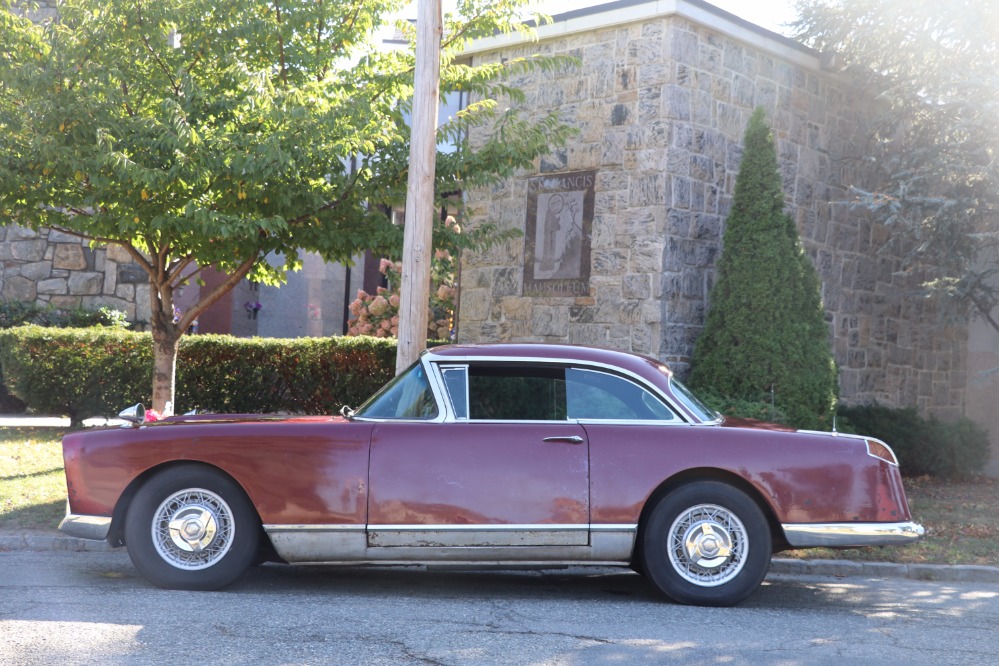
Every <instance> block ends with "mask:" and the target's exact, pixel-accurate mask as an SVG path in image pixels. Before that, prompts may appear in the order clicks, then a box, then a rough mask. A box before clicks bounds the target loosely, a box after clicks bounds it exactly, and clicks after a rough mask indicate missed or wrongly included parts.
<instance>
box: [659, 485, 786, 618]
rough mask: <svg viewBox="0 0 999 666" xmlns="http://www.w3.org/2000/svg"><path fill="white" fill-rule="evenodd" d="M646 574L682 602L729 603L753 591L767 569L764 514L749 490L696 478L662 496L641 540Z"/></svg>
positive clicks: (767, 532) (768, 544)
mask: <svg viewBox="0 0 999 666" xmlns="http://www.w3.org/2000/svg"><path fill="white" fill-rule="evenodd" d="M641 548H642V560H643V563H644V565H645V573H646V575H647V576H648V577H649V579H650V580H651V581H652V582H653V583H654V584H655V586H656V587H658V588H659V589H660V590H661V591H662V592H663V593H664V594H666V595H667V596H669V597H670V598H672V599H674V600H676V601H678V602H680V603H684V604H695V605H701V606H732V605H735V604H737V603H739V602H740V601H742V600H744V599H745V598H746V597H748V596H749V595H750V594H752V593H753V592H754V591H755V590H756V588H758V587H759V586H760V583H762V582H763V578H764V577H765V576H766V574H767V570H768V569H769V568H770V557H771V555H772V545H771V540H770V526H769V524H768V523H767V520H766V517H765V516H764V515H763V512H762V511H761V510H760V508H759V506H757V504H756V502H754V501H753V500H752V499H751V498H750V497H749V496H748V495H746V494H745V493H744V492H742V491H741V490H738V489H737V488H734V487H732V486H730V485H728V484H725V483H721V482H718V481H700V482H697V483H691V484H689V485H685V486H681V487H680V488H678V489H676V490H674V491H672V492H670V493H669V494H668V495H666V496H664V497H663V498H662V499H660V500H659V502H658V503H657V504H656V506H655V507H654V508H653V509H652V513H651V514H650V515H649V520H648V522H647V524H646V526H645V530H644V532H643V539H642V543H641Z"/></svg>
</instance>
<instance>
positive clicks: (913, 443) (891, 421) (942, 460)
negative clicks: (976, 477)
mask: <svg viewBox="0 0 999 666" xmlns="http://www.w3.org/2000/svg"><path fill="white" fill-rule="evenodd" d="M837 413H838V414H839V415H840V416H841V417H843V418H844V419H845V422H848V423H849V429H850V431H853V432H855V433H857V434H860V435H868V436H870V437H875V438H877V439H880V440H882V441H884V442H885V443H887V444H888V445H889V446H891V447H892V449H893V450H894V451H895V454H896V455H897V456H898V459H899V465H900V467H901V470H902V473H903V474H905V475H906V476H923V475H930V476H939V477H943V478H962V477H967V476H969V475H972V474H975V473H978V472H980V471H981V470H982V468H984V467H985V464H986V463H987V462H988V457H989V438H988V432H986V430H985V429H984V428H982V427H981V426H980V425H978V424H976V423H975V422H974V421H971V420H970V419H966V418H962V419H958V420H957V421H953V422H944V421H938V420H937V419H933V418H930V419H926V418H923V417H922V416H920V415H919V412H917V411H916V409H915V408H913V407H904V408H896V407H885V406H882V405H876V404H875V405H860V406H854V407H845V406H840V408H839V410H838V412H837ZM842 423H843V422H841V424H842ZM842 429H843V430H844V431H846V428H845V427H844V428H842Z"/></svg>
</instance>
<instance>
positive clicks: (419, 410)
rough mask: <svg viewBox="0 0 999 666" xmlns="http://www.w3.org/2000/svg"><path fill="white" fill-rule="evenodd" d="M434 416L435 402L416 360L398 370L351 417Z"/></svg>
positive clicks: (403, 417)
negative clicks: (394, 375) (401, 370)
mask: <svg viewBox="0 0 999 666" xmlns="http://www.w3.org/2000/svg"><path fill="white" fill-rule="evenodd" d="M436 416H437V402H436V400H434V393H433V391H432V390H431V389H430V382H429V381H428V380H427V374H426V372H424V370H423V366H422V365H421V364H420V362H419V361H417V362H416V363H414V364H413V365H411V366H409V367H408V368H407V369H406V370H404V371H403V372H401V373H400V374H399V375H398V376H397V377H396V378H395V379H393V380H392V381H390V382H389V383H388V384H386V385H385V386H384V387H383V388H382V389H381V390H380V391H378V392H377V393H375V394H374V395H373V396H371V398H369V399H368V401H367V402H365V403H364V404H363V405H361V406H360V407H359V408H358V410H357V411H356V412H354V418H371V419H432V418H434V417H436Z"/></svg>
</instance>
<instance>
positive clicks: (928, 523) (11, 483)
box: [0, 428, 999, 566]
mask: <svg viewBox="0 0 999 666" xmlns="http://www.w3.org/2000/svg"><path fill="white" fill-rule="evenodd" d="M65 432H66V431H65V430H62V429H59V428H0V529H39V530H51V529H55V527H56V525H58V524H59V521H60V520H61V519H62V516H63V513H64V512H65V506H66V481H65V479H64V477H63V472H62V447H61V445H60V440H61V438H62V435H63V433H65ZM905 488H906V493H907V494H908V497H909V506H910V508H911V510H912V514H913V518H914V519H915V520H916V522H918V523H921V524H922V525H923V526H924V527H925V528H926V534H927V535H926V538H924V539H923V540H921V541H919V542H918V543H915V544H910V545H907V546H886V547H882V548H850V549H846V550H830V549H825V548H812V549H808V550H794V551H788V552H785V553H781V554H780V557H800V558H806V557H807V558H831V559H836V558H838V559H850V560H866V561H874V562H906V563H922V564H983V565H988V566H999V481H997V480H994V479H988V478H984V477H982V478H976V479H973V480H969V481H942V480H936V479H932V478H929V477H921V478H917V479H906V480H905Z"/></svg>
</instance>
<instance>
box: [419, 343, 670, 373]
mask: <svg viewBox="0 0 999 666" xmlns="http://www.w3.org/2000/svg"><path fill="white" fill-rule="evenodd" d="M427 353H428V354H430V355H432V356H433V357H435V358H439V359H453V360H455V361H458V360H461V359H467V358H476V359H489V360H493V359H495V360H497V361H502V360H504V359H509V360H514V359H519V360H525V359H530V360H534V359H537V360H539V361H540V360H546V361H556V362H570V363H571V362H581V363H596V364H600V365H607V366H611V367H615V368H621V369H622V370H629V371H631V372H634V373H636V374H638V375H640V376H646V377H647V376H649V374H650V372H651V373H662V372H663V370H664V369H665V371H666V375H667V376H670V375H671V374H672V373H670V372H669V369H668V368H667V367H666V365H665V364H664V363H662V362H660V361H657V360H656V359H654V358H651V357H649V356H644V355H642V354H636V353H633V352H625V351H618V350H615V349H605V348H603V347H588V346H584V345H563V344H549V343H541V342H496V343H481V344H455V345H444V346H441V347H433V348H431V349H428V350H427Z"/></svg>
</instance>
